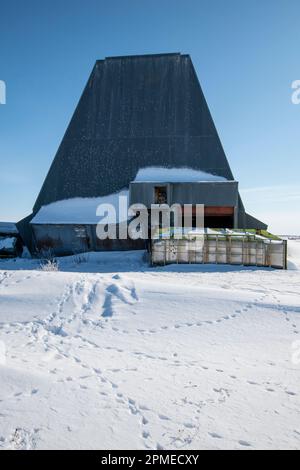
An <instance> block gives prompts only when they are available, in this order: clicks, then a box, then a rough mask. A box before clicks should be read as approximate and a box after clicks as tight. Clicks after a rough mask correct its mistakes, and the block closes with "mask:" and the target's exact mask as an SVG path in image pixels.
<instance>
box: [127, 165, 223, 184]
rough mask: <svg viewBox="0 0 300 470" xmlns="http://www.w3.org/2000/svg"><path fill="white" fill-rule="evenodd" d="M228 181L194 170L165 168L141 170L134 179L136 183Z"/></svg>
mask: <svg viewBox="0 0 300 470" xmlns="http://www.w3.org/2000/svg"><path fill="white" fill-rule="evenodd" d="M226 181H228V180H227V179H226V178H223V177H222V176H217V175H212V174H210V173H205V172H204V171H199V170H193V169H192V168H163V167H148V168H141V169H140V170H139V171H138V173H137V175H136V177H135V179H134V182H135V183H150V182H151V183H153V182H155V183H166V182H168V183H204V182H226Z"/></svg>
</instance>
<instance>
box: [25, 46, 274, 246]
mask: <svg viewBox="0 0 300 470" xmlns="http://www.w3.org/2000/svg"><path fill="white" fill-rule="evenodd" d="M155 168H156V169H165V171H166V172H165V180H164V176H162V174H163V175H164V173H163V172H161V171H160V172H156V173H157V174H159V175H160V177H159V178H157V177H156V176H155V172H154V177H151V176H149V177H148V179H147V178H145V177H144V178H138V177H137V176H138V174H139V172H141V171H142V172H143V171H144V172H146V174H147V172H148V174H149V170H151V169H155ZM176 171H177V172H178V174H183V175H184V178H180V177H179V178H178V177H177V175H176ZM189 172H190V173H189ZM193 172H195V173H193ZM150 173H151V171H150ZM196 173H197V175H198V176H195V175H196ZM189 174H191V178H190V179H189V177H188V175H189ZM201 175H203V178H202V176H201ZM122 190H127V191H128V195H129V201H130V204H132V203H143V204H145V205H146V206H147V207H150V206H151V204H152V203H162V202H167V203H168V204H170V205H171V204H173V203H177V204H181V205H184V204H193V205H195V204H204V205H205V225H206V226H207V227H211V228H213V227H218V228H221V227H226V228H242V229H243V228H245V229H266V228H267V226H266V225H265V224H264V223H262V222H260V221H258V220H257V219H255V218H254V217H252V216H250V215H248V214H247V213H246V211H245V208H244V205H243V203H242V200H241V197H240V195H239V191H238V182H237V181H235V179H234V176H233V174H232V171H231V169H230V166H229V163H228V160H227V158H226V155H225V153H224V150H223V147H222V144H221V141H220V139H219V136H218V133H217V131H216V128H215V125H214V122H213V119H212V117H211V114H210V111H209V108H208V106H207V103H206V100H205V97H204V95H203V92H202V89H201V86H200V84H199V81H198V78H197V76H196V73H195V69H194V67H193V64H192V61H191V58H190V56H189V55H185V54H179V53H174V54H158V55H142V56H127V57H108V58H106V59H105V60H98V61H97V62H96V64H95V66H94V69H93V71H92V73H91V76H90V78H89V80H88V83H87V85H86V87H85V89H84V92H83V94H82V97H81V99H80V101H79V104H78V106H77V108H76V110H75V113H74V115H73V117H72V119H71V122H70V125H69V127H68V129H67V131H66V133H65V136H64V138H63V140H62V143H61V145H60V147H59V149H58V152H57V154H56V156H55V159H54V161H53V163H52V165H51V168H50V170H49V173H48V175H47V177H46V179H45V182H44V184H43V186H42V189H41V191H40V194H39V196H38V198H37V200H36V203H35V205H34V208H33V212H32V214H31V215H30V216H28V217H27V218H26V219H24V220H22V221H20V222H19V223H18V229H19V232H20V233H21V236H22V238H23V240H24V242H25V243H26V245H27V246H28V247H29V248H30V250H31V251H32V252H34V251H36V250H37V249H39V250H40V249H42V248H43V247H45V248H47V246H48V247H49V248H51V249H54V251H55V250H56V249H57V248H58V246H59V247H60V248H59V250H58V251H59V253H69V252H72V251H76V250H79V249H80V246H81V243H82V241H83V247H84V249H85V250H100V249H120V248H121V249H129V248H130V249H132V243H131V241H130V243H128V244H126V243H123V242H122V243H117V242H115V243H111V242H110V241H108V242H106V243H99V241H97V240H96V238H97V237H96V223H95V220H94V218H93V217H91V219H89V220H88V219H86V218H85V217H84V215H83V216H82V218H81V219H80V218H79V219H78V217H75V218H72V217H68V215H67V214H66V217H65V219H63V218H61V219H60V223H58V221H57V218H56V217H52V218H51V217H50V218H49V219H48V220H47V218H41V217H39V214H40V211H41V210H42V211H44V210H45V208H46V207H51V205H52V208H54V206H53V204H57V203H59V202H60V201H66V200H75V199H81V200H91V199H94V198H107V197H109V196H110V195H114V194H116V193H118V192H120V191H122ZM78 234H81V235H79V238H81V239H82V241H80V242H79V243H78ZM73 246H76V250H75V249H74V250H73V248H72V247H73ZM135 246H136V247H140V244H136V245H135Z"/></svg>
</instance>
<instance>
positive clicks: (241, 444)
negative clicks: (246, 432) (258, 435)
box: [238, 441, 252, 447]
mask: <svg viewBox="0 0 300 470" xmlns="http://www.w3.org/2000/svg"><path fill="white" fill-rule="evenodd" d="M238 443H239V445H240V446H242V447H252V446H251V444H250V443H249V442H247V441H239V442H238Z"/></svg>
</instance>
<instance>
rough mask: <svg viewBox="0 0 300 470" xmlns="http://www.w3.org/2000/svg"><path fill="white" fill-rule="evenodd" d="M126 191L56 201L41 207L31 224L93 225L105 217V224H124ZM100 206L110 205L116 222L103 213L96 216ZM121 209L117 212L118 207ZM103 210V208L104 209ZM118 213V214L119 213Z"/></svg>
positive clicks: (126, 217) (126, 203)
mask: <svg viewBox="0 0 300 470" xmlns="http://www.w3.org/2000/svg"><path fill="white" fill-rule="evenodd" d="M128 195H129V191H128V190H123V191H120V192H119V193H114V194H110V195H108V196H103V197H95V198H73V199H66V200H64V201H57V202H53V203H52V204H49V205H47V206H43V207H41V209H40V210H39V211H38V213H37V214H36V215H35V217H34V218H33V219H32V221H31V224H37V225H38V224H58V225H59V224H87V225H95V224H98V223H100V222H101V220H102V219H103V217H104V216H105V224H107V223H112V224H113V223H118V222H124V221H125V220H127V219H128V214H127V213H128ZM101 204H111V205H112V206H113V207H114V208H115V211H116V220H115V219H114V218H109V217H107V216H106V214H105V213H103V212H102V213H101V214H100V213H99V212H98V215H97V210H98V207H99V206H100V205H101ZM120 204H121V205H122V209H121V210H120V211H119V209H120V207H119V205H120ZM104 210H105V207H104ZM119 212H120V213H119Z"/></svg>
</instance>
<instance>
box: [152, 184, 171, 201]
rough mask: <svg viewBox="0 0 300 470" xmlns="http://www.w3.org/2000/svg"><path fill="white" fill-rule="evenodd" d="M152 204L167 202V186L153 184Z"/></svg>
mask: <svg viewBox="0 0 300 470" xmlns="http://www.w3.org/2000/svg"><path fill="white" fill-rule="evenodd" d="M154 204H168V190H167V186H155V188H154Z"/></svg>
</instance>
